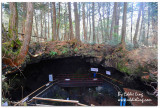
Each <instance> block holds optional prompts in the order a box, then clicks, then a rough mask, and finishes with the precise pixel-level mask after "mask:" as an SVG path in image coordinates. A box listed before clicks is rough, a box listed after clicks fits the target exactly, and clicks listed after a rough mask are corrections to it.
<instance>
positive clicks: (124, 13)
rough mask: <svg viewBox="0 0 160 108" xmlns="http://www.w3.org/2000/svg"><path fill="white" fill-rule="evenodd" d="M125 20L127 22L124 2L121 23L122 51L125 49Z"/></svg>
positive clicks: (125, 3)
mask: <svg viewBox="0 0 160 108" xmlns="http://www.w3.org/2000/svg"><path fill="white" fill-rule="evenodd" d="M126 20H127V2H124V9H123V22H122V38H121V45H122V49H125V37H126Z"/></svg>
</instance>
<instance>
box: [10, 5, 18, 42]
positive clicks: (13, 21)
mask: <svg viewBox="0 0 160 108" xmlns="http://www.w3.org/2000/svg"><path fill="white" fill-rule="evenodd" d="M9 9H10V18H9V29H8V31H9V37H10V38H12V40H14V41H15V40H16V39H17V38H18V12H17V3H15V2H10V3H9Z"/></svg>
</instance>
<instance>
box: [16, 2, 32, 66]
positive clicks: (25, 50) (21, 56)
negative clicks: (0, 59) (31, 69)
mask: <svg viewBox="0 0 160 108" xmlns="http://www.w3.org/2000/svg"><path fill="white" fill-rule="evenodd" d="M33 11H34V9H33V3H32V2H28V3H27V18H26V24H25V37H24V41H23V44H22V47H21V49H20V53H19V55H18V56H17V60H16V62H17V65H19V64H21V63H23V62H24V60H25V58H26V55H27V53H28V48H29V43H30V40H31V34H32V23H33Z"/></svg>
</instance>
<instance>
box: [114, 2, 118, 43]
mask: <svg viewBox="0 0 160 108" xmlns="http://www.w3.org/2000/svg"><path fill="white" fill-rule="evenodd" d="M114 8H115V9H114V10H115V17H114V26H113V28H114V40H115V42H116V41H117V37H118V34H117V29H118V25H117V22H118V2H117V4H116V5H115V7H114Z"/></svg>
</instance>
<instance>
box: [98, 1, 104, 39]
mask: <svg viewBox="0 0 160 108" xmlns="http://www.w3.org/2000/svg"><path fill="white" fill-rule="evenodd" d="M98 7H99V9H98V12H99V16H100V17H99V21H100V23H101V24H100V26H101V27H100V30H101V34H102V40H103V42H105V41H104V40H105V39H104V35H103V25H102V15H101V4H100V3H98Z"/></svg>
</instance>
